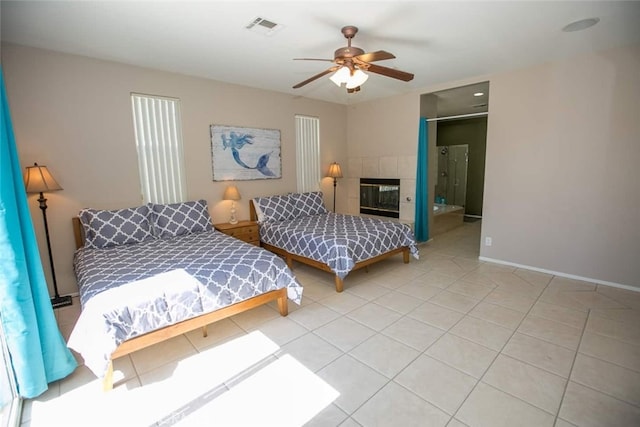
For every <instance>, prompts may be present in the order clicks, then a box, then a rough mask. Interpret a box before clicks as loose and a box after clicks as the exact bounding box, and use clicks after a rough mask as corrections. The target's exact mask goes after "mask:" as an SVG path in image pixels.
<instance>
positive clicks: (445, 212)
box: [432, 203, 464, 237]
mask: <svg viewBox="0 0 640 427" xmlns="http://www.w3.org/2000/svg"><path fill="white" fill-rule="evenodd" d="M463 224H464V207H462V206H457V205H443V204H440V203H434V204H433V233H432V237H433V236H437V235H438V234H442V233H445V232H447V231H449V230H453V229H454V228H456V227H460V226H462V225H463Z"/></svg>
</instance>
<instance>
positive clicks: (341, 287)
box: [335, 275, 344, 292]
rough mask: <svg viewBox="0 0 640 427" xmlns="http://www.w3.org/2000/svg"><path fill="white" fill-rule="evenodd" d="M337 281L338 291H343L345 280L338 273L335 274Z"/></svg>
mask: <svg viewBox="0 0 640 427" xmlns="http://www.w3.org/2000/svg"><path fill="white" fill-rule="evenodd" d="M335 282H336V292H342V291H343V290H344V282H343V281H342V279H341V278H340V277H338V275H336V276H335Z"/></svg>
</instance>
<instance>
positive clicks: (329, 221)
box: [250, 191, 418, 292]
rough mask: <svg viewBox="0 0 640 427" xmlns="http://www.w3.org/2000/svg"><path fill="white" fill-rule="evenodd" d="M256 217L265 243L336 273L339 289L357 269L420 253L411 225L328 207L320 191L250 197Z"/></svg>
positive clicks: (293, 258) (292, 258)
mask: <svg viewBox="0 0 640 427" xmlns="http://www.w3.org/2000/svg"><path fill="white" fill-rule="evenodd" d="M250 216H251V219H252V220H253V221H258V223H259V224H260V241H261V245H262V247H264V248H265V249H267V250H269V251H271V252H274V253H276V254H278V255H281V256H282V257H284V258H285V260H286V262H287V265H289V267H291V268H293V261H298V262H301V263H303V264H307V265H310V266H312V267H315V268H319V269H321V270H324V271H327V272H330V273H333V274H334V281H335V287H336V291H337V292H342V291H343V289H344V278H345V277H346V276H347V275H348V274H349V273H350V272H351V271H354V270H357V269H359V268H363V267H367V266H369V265H371V264H373V263H375V262H378V261H381V260H383V259H385V258H388V257H391V256H394V255H396V254H400V253H402V256H403V260H404V262H405V264H406V263H408V262H409V256H410V254H412V255H413V256H414V257H416V258H417V257H418V249H417V246H416V242H415V238H414V236H413V232H412V231H411V229H410V228H409V226H408V225H406V224H402V223H400V222H395V221H392V220H382V219H376V218H370V217H361V216H355V215H343V214H336V213H333V212H329V211H327V209H326V208H325V206H324V202H323V199H322V193H321V192H319V191H316V192H310V193H292V194H288V195H279V196H269V197H258V198H255V199H253V200H252V201H251V202H250Z"/></svg>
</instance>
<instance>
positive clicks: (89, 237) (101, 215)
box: [79, 206, 154, 249]
mask: <svg viewBox="0 0 640 427" xmlns="http://www.w3.org/2000/svg"><path fill="white" fill-rule="evenodd" d="M150 215H151V211H150V209H149V207H148V206H139V207H136V208H127V209H117V210H97V209H83V210H81V211H80V214H79V217H80V223H81V224H82V228H83V229H84V236H85V241H84V245H85V246H86V247H88V248H98V249H100V248H108V247H110V246H117V245H128V244H130V243H140V242H144V241H145V240H149V239H153V238H154V236H153V233H152V228H151V221H150V220H149V219H150Z"/></svg>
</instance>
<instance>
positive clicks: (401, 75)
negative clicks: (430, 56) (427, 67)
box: [367, 64, 413, 82]
mask: <svg viewBox="0 0 640 427" xmlns="http://www.w3.org/2000/svg"><path fill="white" fill-rule="evenodd" d="M367 71H370V72H372V73H376V74H381V75H383V76H387V77H391V78H394V79H398V80H402V81H404V82H408V81H411V80H413V74H411V73H405V72H404V71H400V70H394V69H393V68H387V67H381V66H380V65H374V64H369V67H368V68H367Z"/></svg>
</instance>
